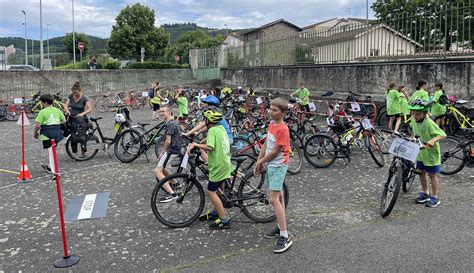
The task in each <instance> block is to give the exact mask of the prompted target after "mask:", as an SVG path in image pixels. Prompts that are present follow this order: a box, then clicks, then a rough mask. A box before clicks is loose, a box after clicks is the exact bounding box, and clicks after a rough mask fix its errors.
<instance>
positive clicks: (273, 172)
mask: <svg viewBox="0 0 474 273" xmlns="http://www.w3.org/2000/svg"><path fill="white" fill-rule="evenodd" d="M286 171H288V165H284V164H283V165H281V166H278V167H271V166H269V167H267V171H266V172H265V184H268V189H269V190H270V191H281V189H282V188H283V182H285V176H286Z"/></svg>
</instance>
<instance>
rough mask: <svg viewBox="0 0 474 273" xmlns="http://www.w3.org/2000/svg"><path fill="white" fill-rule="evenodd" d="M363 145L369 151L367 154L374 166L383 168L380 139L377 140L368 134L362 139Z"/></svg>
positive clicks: (373, 135)
mask: <svg viewBox="0 0 474 273" xmlns="http://www.w3.org/2000/svg"><path fill="white" fill-rule="evenodd" d="M364 144H365V147H367V150H369V154H370V156H371V157H372V159H373V160H374V162H375V164H377V166H379V167H383V166H384V165H385V159H384V157H383V152H382V148H381V143H380V139H379V138H377V136H376V135H375V134H372V133H369V134H368V135H366V136H365V137H364Z"/></svg>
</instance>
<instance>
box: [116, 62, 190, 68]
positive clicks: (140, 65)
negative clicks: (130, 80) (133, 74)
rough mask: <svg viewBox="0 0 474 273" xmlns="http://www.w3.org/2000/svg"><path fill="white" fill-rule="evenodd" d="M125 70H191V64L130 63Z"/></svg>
mask: <svg viewBox="0 0 474 273" xmlns="http://www.w3.org/2000/svg"><path fill="white" fill-rule="evenodd" d="M125 68H127V69H170V68H191V66H190V65H189V64H177V63H161V62H144V63H138V62H137V63H130V64H128V65H127V66H126V67H125Z"/></svg>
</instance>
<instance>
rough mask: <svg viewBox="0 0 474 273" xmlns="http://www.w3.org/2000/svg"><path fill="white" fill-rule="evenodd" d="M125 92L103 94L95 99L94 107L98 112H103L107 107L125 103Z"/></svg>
mask: <svg viewBox="0 0 474 273" xmlns="http://www.w3.org/2000/svg"><path fill="white" fill-rule="evenodd" d="M126 96H127V95H126V94H125V92H119V93H116V94H113V95H110V94H103V95H102V96H101V97H100V98H98V99H97V100H96V101H95V109H97V111H99V112H100V113H105V112H107V111H108V110H109V108H114V107H120V106H122V105H124V104H125V102H124V101H125V98H126Z"/></svg>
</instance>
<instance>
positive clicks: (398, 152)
mask: <svg viewBox="0 0 474 273" xmlns="http://www.w3.org/2000/svg"><path fill="white" fill-rule="evenodd" d="M388 152H389V153H390V154H392V155H395V156H398V157H401V158H404V159H406V160H410V161H411V162H415V161H416V157H417V156H418V154H419V153H420V145H418V144H416V143H413V142H411V141H408V140H405V139H403V138H396V139H395V140H394V141H393V143H392V145H390V149H388Z"/></svg>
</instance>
